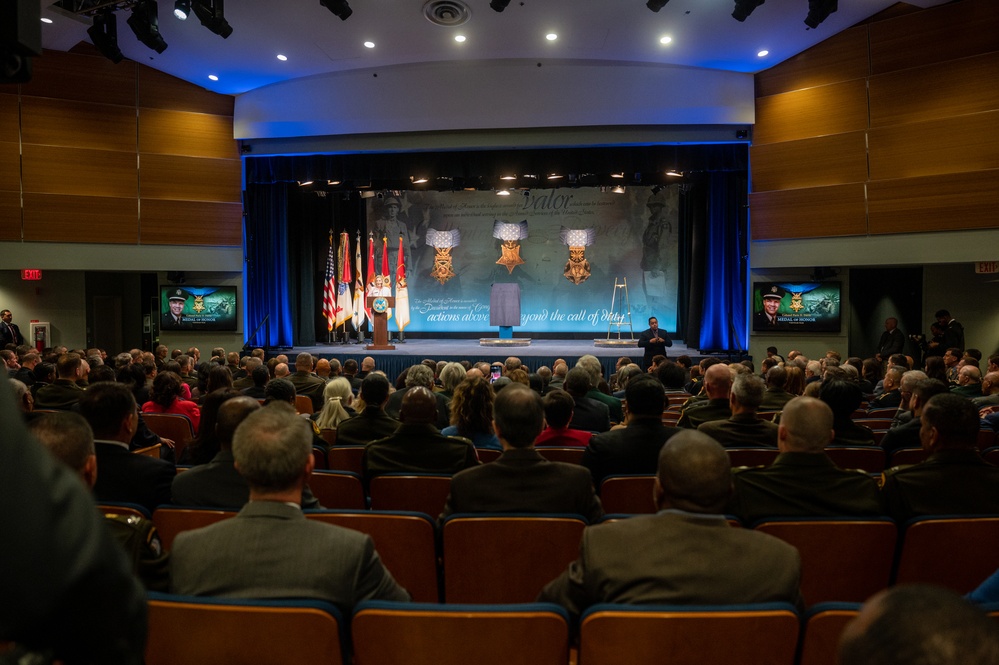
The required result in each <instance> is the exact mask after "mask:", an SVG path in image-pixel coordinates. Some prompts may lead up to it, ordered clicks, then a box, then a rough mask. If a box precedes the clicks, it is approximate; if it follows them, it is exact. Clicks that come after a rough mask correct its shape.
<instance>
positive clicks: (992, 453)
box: [982, 446, 999, 466]
mask: <svg viewBox="0 0 999 665" xmlns="http://www.w3.org/2000/svg"><path fill="white" fill-rule="evenodd" d="M982 458H983V459H984V460H985V461H986V462H988V463H989V464H993V465H995V466H999V446H992V447H991V448H987V449H985V450H984V451H982Z"/></svg>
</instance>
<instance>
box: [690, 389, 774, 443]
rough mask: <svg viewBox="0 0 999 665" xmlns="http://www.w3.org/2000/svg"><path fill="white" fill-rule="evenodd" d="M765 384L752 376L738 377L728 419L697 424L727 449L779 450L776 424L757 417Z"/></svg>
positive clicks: (700, 430) (729, 404)
mask: <svg viewBox="0 0 999 665" xmlns="http://www.w3.org/2000/svg"><path fill="white" fill-rule="evenodd" d="M765 392H766V384H765V383H764V382H763V379H761V378H760V377H758V376H755V375H753V374H739V375H738V376H737V377H736V378H735V382H734V383H733V384H732V391H731V393H730V394H729V398H728V406H729V409H730V410H731V411H732V415H731V417H729V418H728V419H727V420H709V421H707V422H705V423H701V424H700V425H698V427H697V430H698V431H699V432H704V433H705V434H707V435H708V436H710V437H711V438H712V439H714V440H715V441H717V442H718V443H720V444H722V445H723V446H725V447H726V448H736V447H741V446H765V447H767V448H776V447H777V425H774V424H773V423H772V422H770V421H769V420H761V419H760V418H757V417H756V412H757V410H758V409H759V406H760V403H761V402H762V401H763V394H764V393H765Z"/></svg>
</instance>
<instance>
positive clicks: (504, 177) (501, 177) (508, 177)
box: [500, 175, 517, 180]
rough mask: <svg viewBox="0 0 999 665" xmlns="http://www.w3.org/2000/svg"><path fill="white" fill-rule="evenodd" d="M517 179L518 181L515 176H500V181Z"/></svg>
mask: <svg viewBox="0 0 999 665" xmlns="http://www.w3.org/2000/svg"><path fill="white" fill-rule="evenodd" d="M516 179H517V176H515V175H501V176H500V180H516Z"/></svg>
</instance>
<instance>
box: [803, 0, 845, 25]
mask: <svg viewBox="0 0 999 665" xmlns="http://www.w3.org/2000/svg"><path fill="white" fill-rule="evenodd" d="M836 4H837V3H836V0H808V16H806V17H805V25H807V26H808V27H809V28H812V29H813V30H814V29H815V28H817V27H819V24H820V23H822V21H825V20H826V19H827V18H828V17H829V15H830V14H832V13H833V12H834V11H836V10H837V9H839V7H837V6H836Z"/></svg>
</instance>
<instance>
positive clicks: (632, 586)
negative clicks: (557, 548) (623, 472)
mask: <svg viewBox="0 0 999 665" xmlns="http://www.w3.org/2000/svg"><path fill="white" fill-rule="evenodd" d="M731 494H732V476H731V471H730V466H729V461H728V455H727V454H726V453H725V450H724V448H722V447H721V446H719V445H718V443H717V442H715V441H713V440H712V439H711V437H709V436H707V435H704V434H701V433H700V432H691V431H685V432H680V433H679V434H677V435H676V436H674V437H672V438H671V439H670V440H669V441H667V442H666V444H665V445H664V446H663V447H662V450H660V451H659V459H658V471H657V473H656V484H655V501H656V505H657V506H658V508H659V510H660V512H659V513H657V514H655V515H641V516H636V517H631V518H629V519H626V520H620V521H618V522H611V523H608V524H600V525H597V526H592V527H589V528H587V529H586V530H585V531H584V532H583V540H582V542H581V543H580V546H579V558H578V559H577V560H576V561H574V562H572V563H571V564H569V568H568V570H566V571H565V572H564V573H562V575H561V576H560V577H558V578H557V579H555V580H554V581H552V582H551V583H549V584H548V585H547V586H546V587H545V588H544V590H542V592H541V594H540V596H539V597H538V600H539V601H543V602H554V603H558V604H560V605H562V606H563V607H565V608H566V609H567V610H568V611H569V614H570V615H571V617H572V618H573V619H578V617H579V615H580V614H582V612H583V611H584V610H586V608H588V607H590V606H591V605H594V604H596V603H622V604H631V605H650V604H663V605H666V604H668V605H731V604H740V603H765V602H788V603H795V604H797V605H798V606H799V607H800V606H801V604H802V602H801V594H800V592H799V590H798V580H799V578H800V574H801V559H800V557H799V556H798V551H797V550H796V549H795V548H794V547H792V546H791V545H788V544H787V543H785V542H783V541H781V540H779V539H777V538H774V537H773V536H769V535H767V534H764V533H761V532H759V531H753V530H751V529H739V528H733V527H731V526H729V524H728V522H727V521H726V520H725V517H724V515H723V514H722V511H723V510H724V508H725V505H726V504H727V503H728V500H729V497H730V496H731Z"/></svg>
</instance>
